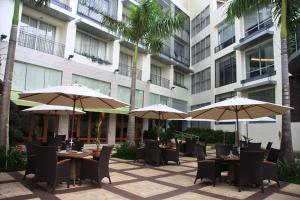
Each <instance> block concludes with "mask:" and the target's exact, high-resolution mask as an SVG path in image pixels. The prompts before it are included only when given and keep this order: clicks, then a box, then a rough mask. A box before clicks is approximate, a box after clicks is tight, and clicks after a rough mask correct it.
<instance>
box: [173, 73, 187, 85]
mask: <svg viewBox="0 0 300 200" xmlns="http://www.w3.org/2000/svg"><path fill="white" fill-rule="evenodd" d="M174 85H177V86H179V87H185V86H184V74H183V73H180V72H178V71H174Z"/></svg>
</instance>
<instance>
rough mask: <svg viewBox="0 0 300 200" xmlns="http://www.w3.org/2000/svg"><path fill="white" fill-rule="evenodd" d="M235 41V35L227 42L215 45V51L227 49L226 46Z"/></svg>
mask: <svg viewBox="0 0 300 200" xmlns="http://www.w3.org/2000/svg"><path fill="white" fill-rule="evenodd" d="M233 43H235V37H234V36H233V37H232V38H230V39H228V40H226V41H225V42H223V43H221V44H220V45H219V46H217V47H215V53H217V52H219V51H221V50H222V49H225V48H226V47H228V46H230V45H231V44H233Z"/></svg>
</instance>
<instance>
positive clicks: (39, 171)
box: [34, 146, 71, 192]
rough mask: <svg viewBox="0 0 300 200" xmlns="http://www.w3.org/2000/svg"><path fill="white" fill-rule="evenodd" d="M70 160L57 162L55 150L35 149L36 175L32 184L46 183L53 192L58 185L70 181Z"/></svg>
mask: <svg viewBox="0 0 300 200" xmlns="http://www.w3.org/2000/svg"><path fill="white" fill-rule="evenodd" d="M70 163H71V160H70V159H65V160H62V161H60V162H58V161H57V155H56V148H55V147H53V146H37V147H36V174H35V177H34V182H35V183H37V182H47V183H48V186H51V187H52V191H53V192H54V190H55V187H56V185H57V184H58V183H61V182H63V181H66V182H67V187H69V180H70Z"/></svg>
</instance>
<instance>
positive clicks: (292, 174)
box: [277, 160, 300, 184]
mask: <svg viewBox="0 0 300 200" xmlns="http://www.w3.org/2000/svg"><path fill="white" fill-rule="evenodd" d="M277 169H278V177H279V180H281V181H286V182H289V183H296V184H300V161H299V160H298V161H296V166H295V169H290V168H289V167H288V165H287V164H285V163H283V162H280V161H279V162H278V164H277Z"/></svg>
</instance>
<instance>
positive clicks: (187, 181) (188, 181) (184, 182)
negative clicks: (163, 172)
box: [156, 175, 194, 187]
mask: <svg viewBox="0 0 300 200" xmlns="http://www.w3.org/2000/svg"><path fill="white" fill-rule="evenodd" d="M156 180H159V181H163V182H166V183H172V184H175V185H180V186H184V187H188V186H192V185H194V178H192V177H190V176H184V175H174V176H167V177H162V178H157V179H156Z"/></svg>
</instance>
